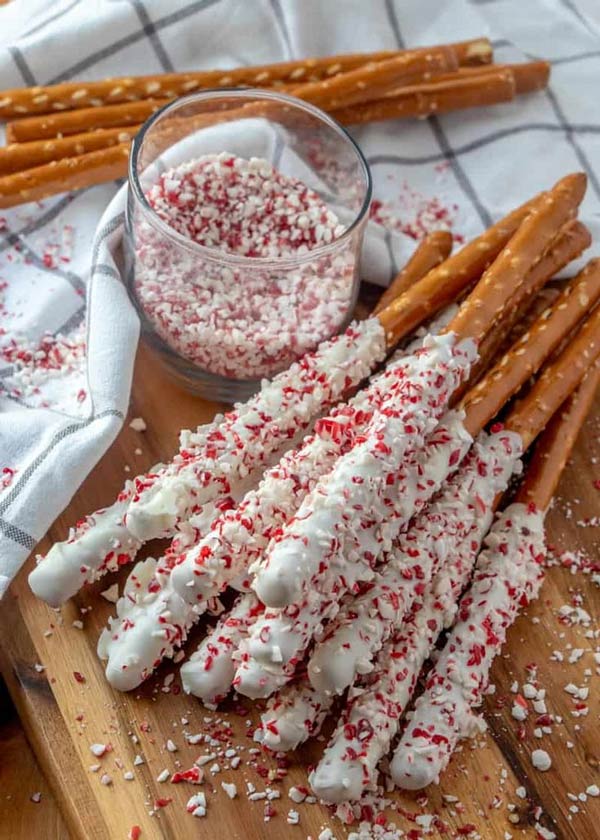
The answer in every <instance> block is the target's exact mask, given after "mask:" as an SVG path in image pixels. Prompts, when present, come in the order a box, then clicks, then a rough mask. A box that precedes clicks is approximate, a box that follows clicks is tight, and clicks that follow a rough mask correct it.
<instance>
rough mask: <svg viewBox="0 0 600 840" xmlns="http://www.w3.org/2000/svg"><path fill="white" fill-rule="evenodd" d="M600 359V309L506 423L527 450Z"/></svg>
mask: <svg viewBox="0 0 600 840" xmlns="http://www.w3.org/2000/svg"><path fill="white" fill-rule="evenodd" d="M594 268H595V272H596V276H598V277H600V260H598V261H595V267H594ZM592 306H594V301H590V302H589V303H588V307H587V308H588V310H589V308H591V307H592ZM598 356H600V307H598V306H596V309H595V310H594V312H593V313H592V314H591V315H590V316H589V318H587V320H586V321H585V322H584V324H583V326H582V327H581V329H580V330H578V332H577V334H576V335H575V337H574V338H573V339H572V341H570V342H569V343H568V345H567V346H566V347H565V349H564V350H563V351H562V352H561V354H560V355H559V356H558V358H557V359H555V360H554V361H553V362H551V363H550V364H549V365H547V366H546V368H545V369H544V371H543V373H542V375H541V376H540V378H539V379H538V380H537V381H536V383H535V384H534V386H533V387H532V388H531V389H530V390H529V391H528V393H527V395H526V396H525V397H524V398H523V399H522V400H520V401H519V402H518V403H517V411H516V412H515V414H514V416H513V417H512V418H509V419H508V420H507V421H506V424H505V425H506V428H508V429H510V430H511V431H513V432H517V433H518V434H519V435H520V436H521V438H522V440H523V444H524V446H525V447H528V446H529V445H530V444H531V442H532V441H533V440H534V439H535V438H536V437H537V435H538V434H539V433H540V432H541V430H542V429H543V428H544V426H545V423H546V420H547V412H548V405H553V406H554V411H557V410H558V407H559V406H560V405H561V403H562V402H563V401H564V399H565V397H564V394H565V392H566V393H567V394H569V393H571V392H572V391H573V390H574V389H575V388H576V387H577V385H578V384H579V383H580V382H581V380H582V379H583V377H584V375H585V373H586V371H587V370H588V369H589V367H590V365H595V363H596V359H597V358H598ZM561 397H562V399H561ZM553 413H554V412H553ZM540 507H543V505H541V506H540Z"/></svg>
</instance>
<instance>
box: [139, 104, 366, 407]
mask: <svg viewBox="0 0 600 840" xmlns="http://www.w3.org/2000/svg"><path fill="white" fill-rule="evenodd" d="M247 177H250V178H254V181H253V183H255V181H256V179H257V178H258V179H262V180H260V186H262V187H264V188H265V195H266V196H267V198H265V200H264V202H263V204H262V205H261V204H260V202H261V201H262V199H261V198H260V196H259V197H258V198H257V197H256V196H252V198H251V199H247V197H245V196H244V193H243V187H242V186H238V180H236V179H239V183H240V184H242V183H244V178H247ZM232 178H233V181H232ZM221 179H225V180H223V183H226V184H227V191H228V192H227V201H226V202H225V203H224V205H223V207H224V209H223V211H222V212H221V211H219V209H218V208H219V206H218V204H215V201H216V199H215V198H214V195H217V194H219V195H220V192H219V191H220V190H221V187H222V182H221ZM280 182H281V184H282V186H281V188H280V187H279V183H280ZM290 185H291V186H290ZM203 189H204V190H206V189H208V190H210V191H211V192H210V195H211V198H210V201H209V200H208V198H207V195H208V193H207V192H202V190H203ZM290 189H291V192H290ZM191 190H192V191H193V190H198V194H196V195H194V196H192V194H191V192H190V191H191ZM240 191H241V192H240ZM213 193H214V195H213ZM238 194H239V195H240V198H239V200H238V198H237V196H238ZM199 196H200V197H201V200H198V199H199ZM232 196H233V199H232ZM279 196H281V197H279ZM290 196H291V197H290ZM298 197H300V199H301V201H302V202H305V203H306V206H307V207H308V208H309V210H307V212H306V214H304V215H302V217H300V216H298V214H297V213H294V214H292V216H293V218H294V224H293V226H292V229H291V230H290V229H289V228H288V227H287V223H286V212H287V210H285V211H284V210H283V209H282V208H287V207H288V205H289V206H290V208H292V206H295V205H296V204H297V203H298V200H299V199H298ZM370 199H371V177H370V173H369V169H368V166H367V164H366V161H365V159H364V157H363V155H362V153H361V152H360V150H359V148H358V147H357V145H356V144H355V142H354V141H353V140H352V138H351V137H350V136H349V135H348V134H347V133H346V131H345V130H344V129H343V128H341V127H340V126H339V125H338V124H337V123H336V122H335V121H334V120H333V119H331V118H330V117H329V116H328V115H327V114H325V113H324V112H322V111H320V110H319V109H317V108H315V107H313V106H312V105H309V104H307V103H305V102H302V101H300V100H297V99H294V98H293V97H290V96H287V95H284V94H281V93H271V92H269V91H257V90H231V91H229V90H227V91H223V90H219V91H203V92H201V93H195V94H193V95H191V96H188V97H184V98H182V99H178V100H176V101H174V102H173V103H171V104H169V105H166V106H165V107H164V108H163V109H161V110H160V111H157V112H156V113H155V114H154V115H153V116H152V117H151V118H150V119H149V120H148V121H147V122H146V124H145V125H144V126H143V128H142V129H141V131H140V132H139V133H138V135H137V137H136V138H135V140H134V143H133V148H132V153H131V159H130V167H129V191H128V201H127V213H126V238H125V267H126V274H127V282H128V287H129V290H130V295H131V297H132V299H133V301H134V304H135V306H136V308H137V310H138V313H139V315H140V318H141V322H142V331H143V334H144V336H145V338H146V340H147V341H148V342H149V343H150V344H151V346H152V347H154V348H155V349H156V350H157V351H158V352H159V355H160V358H161V359H162V361H163V362H164V364H166V366H167V367H168V369H169V371H170V372H171V374H172V375H173V376H174V377H175V378H176V379H177V381H178V382H179V383H180V384H181V385H183V386H184V387H185V388H187V389H189V390H192V391H194V392H197V393H200V394H201V395H202V396H204V397H206V398H208V399H212V400H220V401H225V402H234V401H237V400H244V399H247V398H248V397H249V396H250V395H251V394H252V393H253V392H255V391H256V390H257V389H258V387H259V385H260V381H261V379H263V378H265V377H271V376H273V375H274V374H276V373H277V372H278V371H280V370H282V369H284V368H286V367H288V366H289V365H290V364H291V363H292V362H294V361H295V360H297V359H298V358H299V357H300V356H302V355H303V354H304V353H305V352H307V351H308V350H312V349H314V347H316V345H317V344H318V343H319V342H321V341H322V340H324V339H326V338H329V337H330V336H332V335H333V334H335V333H336V332H338V331H340V330H341V329H343V328H344V327H345V326H346V325H347V324H348V322H349V320H350V318H351V316H352V311H353V308H354V304H355V301H356V296H357V292H358V285H359V276H358V269H359V258H360V250H361V245H362V239H363V235H364V228H365V224H366V220H367V216H368V209H369V203H370ZM232 201H233V202H234V204H235V206H236V212H235V218H236V220H237V219H238V217H239V218H241V219H242V224H245V221H244V219H245V217H246V216H248V217H252V214H253V213H255V212H256V213H257V214H258V216H257V217H256V220H255V219H254V218H250V219H249V222H248V224H249V225H250V226H251V227H252V230H253V234H252V236H253V237H254V238H253V239H248V238H247V237H246V236H245V235H244V236H240V235H238V234H237V233H235V236H236V237H237V239H236V240H235V242H234V245H233V246H232V241H233V235H232V228H231V224H233V223H232V222H231V219H232V218H233V215H234V214H233V212H232V210H231V207H232V206H233V205H232V203H231V202H232ZM259 205H260V206H259ZM302 207H304V204H302ZM165 208H166V209H165ZM257 208H258V209H257ZM260 214H262V215H260ZM290 218H291V217H290ZM184 220H185V224H184ZM321 222H322V224H321ZM236 224H237V222H236ZM271 224H273V225H275V224H276V226H277V234H274V233H272V232H270V225H271ZM186 225H187V226H188V227H189V226H193V232H194V235H193V236H191V235H190V233H189V230H188V228H187V227H185V226H186ZM298 226H300V229H299V227H298ZM303 226H305V227H310V237H311V241H310V242H308V243H306V242H305V241H304V240H303V239H302V238H300V239H299V238H298V237H302V236H304V233H303V232H302V229H301V228H302V227H303ZM201 229H202V230H203V231H204V233H203V234H202V237H203V239H202V238H201V241H198V239H197V238H196V231H200V230H201ZM237 229H238V228H234V232H235V231H237ZM244 230H246V228H244ZM207 232H208V233H207ZM263 232H264V236H263ZM220 235H222V236H223V240H222V241H219V236H220ZM306 235H307V236H308V234H306ZM207 237H208V240H209V244H207V241H206V240H207ZM286 237H287V238H286ZM298 241H301V242H302V244H301V245H300V246H298V247H296V246H297V242H298ZM238 246H239V247H238ZM292 246H293V247H292Z"/></svg>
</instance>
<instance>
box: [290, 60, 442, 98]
mask: <svg viewBox="0 0 600 840" xmlns="http://www.w3.org/2000/svg"><path fill="white" fill-rule="evenodd" d="M457 69H458V59H457V57H456V54H455V52H454V50H453V49H452V48H451V47H432V48H431V50H430V51H425V50H415V51H414V52H410V51H407V52H403V53H400V54H399V55H396V56H394V57H393V58H388V59H386V60H385V61H378V62H369V63H368V64H365V65H364V66H362V67H359V68H357V69H356V70H351V71H350V72H348V73H340V74H339V75H337V76H334V77H333V78H331V79H325V80H323V81H319V82H309V83H308V84H303V85H299V86H298V87H295V88H293V89H292V93H293V94H294V96H297V97H298V98H299V99H304V100H305V101H306V102H310V103H312V104H313V105H317V106H318V107H320V108H324V109H325V110H327V111H332V110H335V109H339V108H347V107H348V106H350V105H356V104H358V103H361V102H367V101H370V100H372V99H379V98H380V97H382V96H385V94H386V93H387V92H388V91H389V90H391V89H395V88H397V87H400V88H401V87H404V86H405V85H411V84H417V83H422V82H428V81H430V80H431V79H432V78H435V77H436V76H438V75H440V74H442V73H448V72H450V71H452V70H457Z"/></svg>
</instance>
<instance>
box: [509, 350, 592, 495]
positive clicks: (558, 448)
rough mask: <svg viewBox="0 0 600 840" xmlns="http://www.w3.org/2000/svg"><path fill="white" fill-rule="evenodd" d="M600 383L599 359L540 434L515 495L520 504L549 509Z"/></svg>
mask: <svg viewBox="0 0 600 840" xmlns="http://www.w3.org/2000/svg"><path fill="white" fill-rule="evenodd" d="M599 385H600V362H598V360H596V362H595V364H594V365H593V366H592V367H591V368H590V369H589V370H588V372H587V373H586V374H585V376H584V378H583V380H582V382H581V384H580V385H579V387H578V388H577V390H576V391H575V393H574V394H572V396H570V397H569V398H568V399H567V400H566V401H565V402H564V403H563V405H562V406H561V407H560V408H559V409H558V411H557V412H556V414H555V415H554V416H553V418H552V420H551V421H550V423H549V424H548V425H547V426H546V428H545V429H544V431H543V432H542V433H541V435H540V436H539V439H538V441H537V443H536V445H535V449H534V453H533V456H532V458H531V460H530V462H529V464H528V466H527V474H526V476H525V478H524V479H523V480H522V481H521V483H520V485H519V489H518V490H517V492H516V494H515V498H514V501H515V502H516V503H523V504H534V505H535V507H536V508H537V509H538V510H546V509H547V508H548V506H549V504H550V502H551V501H552V497H553V496H554V493H555V492H556V488H557V487H558V483H559V481H560V476H561V474H562V471H563V469H564V467H565V465H566V463H567V461H568V459H569V457H570V455H571V452H572V450H573V447H574V445H575V441H576V440H577V436H578V434H579V431H580V429H581V427H582V426H583V424H584V422H585V419H586V417H587V415H588V414H589V412H590V408H591V406H592V402H593V400H594V397H595V395H596V392H597V391H598V387H599Z"/></svg>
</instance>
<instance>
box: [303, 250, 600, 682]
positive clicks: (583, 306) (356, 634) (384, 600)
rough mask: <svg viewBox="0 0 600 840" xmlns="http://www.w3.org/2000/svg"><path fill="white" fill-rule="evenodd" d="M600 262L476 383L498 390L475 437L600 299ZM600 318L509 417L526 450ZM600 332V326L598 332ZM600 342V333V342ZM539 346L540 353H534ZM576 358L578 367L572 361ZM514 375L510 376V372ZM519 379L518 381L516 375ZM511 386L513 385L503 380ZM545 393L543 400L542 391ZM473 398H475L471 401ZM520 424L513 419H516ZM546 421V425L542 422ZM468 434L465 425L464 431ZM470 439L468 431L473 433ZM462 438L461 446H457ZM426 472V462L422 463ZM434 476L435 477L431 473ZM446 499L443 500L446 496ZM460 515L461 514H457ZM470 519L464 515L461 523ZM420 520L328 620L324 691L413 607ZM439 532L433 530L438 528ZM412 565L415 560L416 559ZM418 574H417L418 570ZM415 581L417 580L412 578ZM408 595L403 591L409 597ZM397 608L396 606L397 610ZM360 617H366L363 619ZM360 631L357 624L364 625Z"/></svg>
mask: <svg viewBox="0 0 600 840" xmlns="http://www.w3.org/2000/svg"><path fill="white" fill-rule="evenodd" d="M595 265H596V261H593V262H592V263H590V266H588V268H587V269H586V270H584V272H582V274H581V275H580V276H579V278H576V279H575V280H574V281H573V282H572V284H571V285H570V286H569V287H568V288H567V289H565V292H564V293H563V297H562V298H561V299H560V300H559V301H558V302H557V303H556V304H555V305H554V306H553V307H552V308H551V309H550V310H548V311H546V312H544V313H543V314H542V315H541V317H540V318H539V319H538V321H537V323H536V324H535V325H534V327H533V328H532V329H531V331H530V333H529V336H526V337H525V339H523V338H521V339H520V340H519V341H518V342H517V343H516V345H515V346H514V347H513V348H512V349H511V350H510V351H509V353H508V354H507V355H506V356H505V357H504V359H503V360H502V361H501V363H500V365H499V366H498V367H497V368H494V369H492V371H491V372H490V373H489V374H488V375H487V376H486V377H485V378H484V379H483V381H482V382H481V383H480V385H479V386H477V388H476V391H477V393H486V394H491V397H490V398H489V399H490V404H489V411H488V413H487V414H488V415H491V416H487V415H486V416H485V417H480V419H479V423H480V425H477V426H475V425H473V424H472V423H471V425H470V426H469V423H468V422H467V423H466V425H467V428H468V429H469V432H470V434H472V435H476V434H477V433H478V432H479V431H480V430H481V428H483V425H484V423H485V422H487V421H488V420H489V419H491V417H493V416H495V415H496V414H497V412H498V411H499V410H500V409H501V408H502V406H503V405H504V403H505V402H507V401H508V400H509V399H510V397H511V396H512V395H513V394H514V393H515V392H516V390H517V389H518V387H520V385H522V384H523V383H524V382H525V381H526V380H527V379H528V378H529V376H530V375H531V374H532V373H535V371H536V370H538V369H539V367H540V365H541V364H542V363H543V361H544V360H545V359H546V358H547V357H548V356H549V355H550V354H551V353H552V351H553V350H555V349H556V347H558V346H559V344H560V343H561V341H562V340H563V337H564V336H565V335H568V334H569V332H570V331H571V330H572V328H573V326H574V325H575V324H576V323H577V321H578V320H580V319H581V318H582V317H584V315H585V314H586V312H587V310H588V307H589V305H593V304H594V303H595V302H596V301H597V300H598V299H599V298H600V282H599V278H598V273H597V272H596V274H595V277H596V283H595V286H593V287H591V288H590V285H589V282H588V280H589V278H590V276H591V275H592V269H593V268H594V267H595ZM599 323H600V318H599ZM595 326H596V321H595V320H593V319H592V320H591V321H590V323H588V324H586V326H585V327H584V329H582V330H581V332H580V333H579V336H578V338H577V339H576V340H575V341H574V342H573V345H572V348H571V349H570V351H569V353H568V355H566V356H565V357H564V359H563V360H562V361H561V363H560V365H559V364H558V363H556V364H552V365H549V366H548V367H547V371H546V373H545V374H544V375H543V376H542V377H541V380H540V382H539V383H538V384H537V385H536V387H534V388H533V389H532V390H531V392H530V394H529V395H528V397H527V398H526V403H525V405H524V406H523V407H522V408H521V410H520V412H519V414H518V417H519V418H521V425H520V426H519V428H517V427H516V426H514V425H511V423H510V422H509V423H508V425H507V428H508V429H510V430H511V431H514V432H516V433H517V434H519V436H520V438H521V440H523V446H524V448H527V446H528V445H529V443H530V442H531V440H532V439H533V437H535V436H536V435H537V433H538V432H539V430H540V428H541V425H543V423H544V421H545V420H547V405H548V400H549V399H550V397H551V395H552V393H553V391H554V390H556V391H558V393H559V394H564V393H565V387H567V388H568V387H574V386H572V385H569V384H567V385H565V378H566V377H570V378H569V380H568V381H569V382H572V381H573V379H574V378H575V379H576V377H577V376H578V375H579V376H580V375H581V366H582V363H581V361H579V362H577V361H576V360H577V359H580V358H586V357H585V356H584V354H583V352H582V348H587V352H588V354H589V352H591V351H590V350H589V347H590V346H592V347H595V344H593V343H592V344H591V345H590V339H589V336H590V335H593V330H594V328H595ZM599 332H600V331H599ZM598 341H599V343H600V338H599V339H598ZM525 346H528V348H529V353H530V356H529V361H527V362H525V360H524V354H523V352H522V351H523V348H524V347H525ZM534 348H535V350H534ZM571 360H573V366H572V367H570V365H571ZM509 372H510V375H509ZM513 376H514V377H515V379H514V380H513ZM503 379H504V380H506V382H508V384H509V385H510V390H506V389H505V387H504V384H503V381H502V380H503ZM541 393H543V394H545V397H544V398H543V399H542V398H541V397H540V396H539V395H540V394H541ZM466 402H467V403H469V397H467V400H466ZM530 406H535V407H536V410H537V413H538V418H539V419H538V420H537V423H536V422H534V420H533V418H532V411H531V409H530V408H529V407H530ZM514 422H516V421H513V423H514ZM540 424H541V425H540ZM463 436H464V430H463ZM467 439H468V436H467ZM449 440H450V442H451V445H452V446H455V448H454V449H451V453H452V454H451V456H450V457H448V458H447V461H446V464H447V465H450V464H457V463H459V462H460V458H461V447H460V446H459V445H458V443H457V441H458V437H457V434H456V432H455V433H454V435H450V437H449ZM455 441H456V443H455ZM462 454H464V451H463V453H462ZM421 469H423V467H421ZM449 472H451V467H449V466H446V469H445V471H444V472H442V477H444V476H445V475H448V474H449ZM428 477H429V476H428ZM440 484H441V481H440V479H439V478H438V479H437V481H436V482H435V484H432V485H431V486H432V487H433V489H434V490H435V489H437V487H439V486H440ZM442 498H444V496H443V494H442ZM430 510H431V506H430V508H429V509H427V510H426V511H425V512H424V513H423V514H422V515H421V516H422V519H423V522H422V523H421V524H420V530H421V538H422V539H423V538H424V537H426V536H427V535H430V538H431V540H432V541H433V546H434V549H432V550H435V548H436V547H437V543H436V541H437V540H438V539H440V538H441V537H442V535H443V534H444V533H445V527H446V528H447V530H448V533H451V528H450V526H445V527H444V524H443V520H442V524H441V526H440V527H439V530H435V529H436V525H437V522H436V520H435V519H432V518H431V517H429V515H428V514H429V511H430ZM458 518H459V519H460V517H458ZM466 519H467V517H466V515H464V514H463V516H462V520H463V521H466ZM418 521H419V520H416V521H415V523H414V525H413V528H411V530H409V532H408V534H407V535H406V536H405V537H402V536H401V537H400V538H399V541H398V543H397V544H396V545H395V547H394V549H393V550H392V553H391V556H390V557H389V559H387V561H386V562H385V563H384V565H383V571H382V572H380V573H378V574H376V575H375V578H374V581H373V583H372V585H371V588H370V589H369V590H368V591H367V592H365V593H364V594H363V595H362V596H359V597H358V598H357V599H355V600H353V601H350V602H349V603H348V604H347V605H345V606H342V608H341V610H340V611H339V613H338V614H337V615H336V617H335V619H334V620H333V621H332V622H330V623H329V625H328V628H327V633H326V635H325V638H324V640H323V641H322V642H321V643H320V644H319V645H318V646H317V647H316V648H315V651H314V653H313V655H312V658H311V660H310V662H309V666H308V673H309V677H310V679H311V682H312V683H313V685H314V686H315V687H316V688H317V689H319V690H320V691H322V692H334V693H341V692H342V691H343V690H344V689H345V688H346V687H347V686H348V685H351V684H352V682H353V680H354V677H355V675H356V674H358V673H361V672H362V671H363V670H364V669H367V668H369V667H370V665H369V663H370V660H371V658H372V656H373V654H374V653H375V652H376V651H377V650H378V648H379V647H380V646H381V644H382V643H383V641H385V639H386V638H387V636H388V635H389V633H390V632H391V631H392V629H393V627H394V624H397V623H398V620H399V617H400V618H401V616H402V615H403V614H404V613H405V612H406V611H407V609H408V608H409V607H410V605H411V598H412V599H414V592H413V593H412V594H411V595H410V597H409V595H408V594H406V593H411V584H410V583H407V580H408V581H410V580H411V577H410V575H409V574H408V573H407V569H406V557H412V556H413V552H411V540H412V539H413V531H415V529H417V523H418ZM431 529H433V531H432V530H431ZM409 565H410V566H411V567H412V566H413V565H414V563H413V561H412V560H410V561H409ZM411 574H414V572H411ZM424 580H426V577H425V576H424V574H423V571H422V570H421V571H420V573H419V574H418V575H417V577H416V578H415V582H417V583H418V585H419V586H420V585H422V583H423V581H424ZM413 585H414V582H413ZM403 593H404V594H403ZM391 605H393V608H392V607H391ZM359 618H361V619H362V620H357V619H359ZM357 628H358V629H357Z"/></svg>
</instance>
